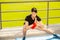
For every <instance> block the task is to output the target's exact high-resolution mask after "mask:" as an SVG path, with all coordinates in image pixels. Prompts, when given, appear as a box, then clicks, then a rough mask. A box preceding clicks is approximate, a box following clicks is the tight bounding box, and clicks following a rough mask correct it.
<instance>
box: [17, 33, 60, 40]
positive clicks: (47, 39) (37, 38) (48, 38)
mask: <svg viewBox="0 0 60 40" xmlns="http://www.w3.org/2000/svg"><path fill="white" fill-rule="evenodd" d="M58 35H59V34H58ZM59 36H60V35H59ZM16 40H22V38H16ZM26 40H60V38H55V37H54V36H53V35H48V36H35V37H26Z"/></svg>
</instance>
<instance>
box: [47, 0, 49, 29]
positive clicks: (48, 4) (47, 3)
mask: <svg viewBox="0 0 60 40" xmlns="http://www.w3.org/2000/svg"><path fill="white" fill-rule="evenodd" d="M48 25H49V1H48V2H47V28H48Z"/></svg>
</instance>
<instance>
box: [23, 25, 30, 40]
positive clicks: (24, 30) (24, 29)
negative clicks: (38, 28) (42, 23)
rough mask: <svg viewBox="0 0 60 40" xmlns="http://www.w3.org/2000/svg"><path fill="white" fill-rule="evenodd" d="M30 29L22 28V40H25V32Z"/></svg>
mask: <svg viewBox="0 0 60 40" xmlns="http://www.w3.org/2000/svg"><path fill="white" fill-rule="evenodd" d="M29 29H30V28H29V27H25V26H24V28H23V40H25V38H26V32H27V30H29Z"/></svg>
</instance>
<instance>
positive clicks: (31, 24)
mask: <svg viewBox="0 0 60 40" xmlns="http://www.w3.org/2000/svg"><path fill="white" fill-rule="evenodd" d="M31 12H32V13H31V14H30V15H28V16H27V17H26V18H25V24H24V28H23V40H25V37H26V31H27V30H28V29H38V30H42V31H45V32H47V33H50V34H53V36H55V37H58V36H57V35H56V34H55V33H54V32H53V31H52V30H49V29H47V28H45V26H44V24H43V23H42V20H41V18H39V17H38V16H37V9H36V8H32V9H31Z"/></svg>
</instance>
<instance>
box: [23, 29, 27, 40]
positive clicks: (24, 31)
mask: <svg viewBox="0 0 60 40" xmlns="http://www.w3.org/2000/svg"><path fill="white" fill-rule="evenodd" d="M26 31H27V29H26V28H24V29H23V40H25V37H26Z"/></svg>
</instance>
